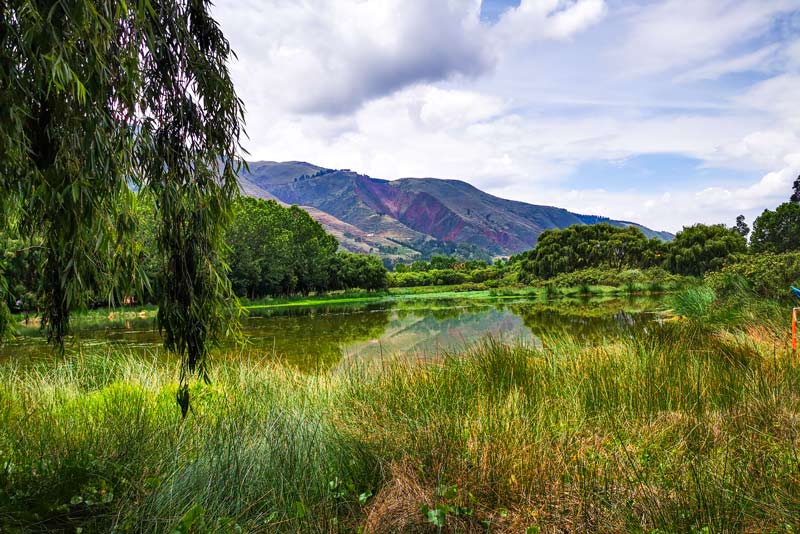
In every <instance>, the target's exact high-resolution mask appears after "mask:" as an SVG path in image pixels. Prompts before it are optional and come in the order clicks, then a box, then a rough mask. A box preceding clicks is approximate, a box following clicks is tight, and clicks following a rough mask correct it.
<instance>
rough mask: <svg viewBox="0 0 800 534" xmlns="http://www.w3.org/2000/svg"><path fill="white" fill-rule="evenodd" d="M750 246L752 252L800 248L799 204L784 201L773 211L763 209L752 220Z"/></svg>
mask: <svg viewBox="0 0 800 534" xmlns="http://www.w3.org/2000/svg"><path fill="white" fill-rule="evenodd" d="M750 247H751V249H752V250H753V252H791V251H795V250H800V204H798V203H795V202H785V203H783V204H781V205H780V206H778V207H777V208H775V211H772V210H764V212H763V213H762V214H761V215H759V216H758V217H757V218H756V220H755V221H753V234H752V235H751V236H750Z"/></svg>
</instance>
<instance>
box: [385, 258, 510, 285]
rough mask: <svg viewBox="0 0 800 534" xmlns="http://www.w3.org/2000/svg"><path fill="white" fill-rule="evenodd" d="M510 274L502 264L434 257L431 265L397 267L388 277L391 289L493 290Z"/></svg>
mask: <svg viewBox="0 0 800 534" xmlns="http://www.w3.org/2000/svg"><path fill="white" fill-rule="evenodd" d="M507 274H508V270H507V269H506V263H505V262H503V261H502V260H496V261H495V262H494V263H493V264H491V265H490V264H489V263H487V262H486V261H483V260H466V261H465V260H463V259H460V258H456V257H447V256H433V257H432V258H431V260H430V261H423V260H418V261H415V262H414V263H412V264H411V265H406V264H403V263H398V264H397V265H395V268H394V273H392V274H391V275H390V276H389V285H390V286H393V287H415V286H445V285H457V284H465V283H476V284H484V285H486V286H488V287H494V286H496V285H498V282H499V280H500V279H501V278H503V277H504V276H506V275H507Z"/></svg>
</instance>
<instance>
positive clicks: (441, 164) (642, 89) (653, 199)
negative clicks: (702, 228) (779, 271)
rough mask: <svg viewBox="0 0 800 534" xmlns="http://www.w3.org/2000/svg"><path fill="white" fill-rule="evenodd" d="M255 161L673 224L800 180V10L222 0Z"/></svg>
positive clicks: (756, 3) (511, 1) (752, 205)
mask: <svg viewBox="0 0 800 534" xmlns="http://www.w3.org/2000/svg"><path fill="white" fill-rule="evenodd" d="M213 12H214V15H215V17H216V18H217V20H218V21H219V22H220V25H221V27H222V29H223V31H224V33H225V34H226V36H227V37H228V38H229V40H230V42H231V46H232V48H233V50H234V51H235V52H236V54H237V59H236V60H234V61H233V62H232V63H231V65H230V68H231V74H232V76H233V79H234V83H235V85H236V88H237V92H238V94H239V97H240V98H241V99H242V100H243V101H244V103H245V106H246V109H247V118H246V121H247V125H246V130H247V133H248V139H247V140H245V141H244V146H245V148H246V149H247V151H248V152H249V154H250V155H249V156H248V159H250V160H273V161H289V160H301V161H308V162H311V163H314V164H316V165H320V166H323V167H329V168H337V169H339V168H348V169H353V170H355V171H358V172H361V173H365V174H369V175H370V176H374V177H377V178H386V179H395V178H402V177H436V178H451V179H460V180H465V181H467V182H469V183H471V184H473V185H475V186H476V187H479V188H481V189H483V190H484V191H487V192H488V193H491V194H494V195H497V196H500V197H503V198H509V199H513V200H520V201H524V202H530V203H533V204H545V205H553V206H558V207H563V208H567V209H569V210H571V211H575V212H578V213H584V214H594V215H604V216H608V217H613V218H617V219H625V220H631V221H635V222H639V223H642V224H645V225H647V226H649V227H651V228H654V229H658V230H669V231H678V230H680V229H681V228H682V227H683V226H688V225H691V224H694V223H696V222H702V223H707V224H715V223H725V224H727V225H732V224H733V223H734V221H735V219H736V216H737V215H739V214H744V215H745V216H746V217H747V220H748V222H751V223H752V220H753V219H754V217H756V216H757V215H758V214H760V213H761V212H762V211H763V210H764V209H767V208H770V209H771V208H774V207H775V206H777V205H778V204H780V203H781V202H784V201H785V200H787V199H788V197H789V195H790V194H791V187H792V182H793V181H794V179H795V178H796V177H797V176H798V174H800V0H483V1H481V0H217V2H216V5H215V7H214V11H213Z"/></svg>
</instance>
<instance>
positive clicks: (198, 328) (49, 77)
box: [0, 0, 244, 413]
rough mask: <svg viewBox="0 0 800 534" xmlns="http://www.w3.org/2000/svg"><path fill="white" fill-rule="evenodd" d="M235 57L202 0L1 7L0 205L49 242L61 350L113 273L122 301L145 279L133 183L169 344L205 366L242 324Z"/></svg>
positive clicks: (20, 2)
mask: <svg viewBox="0 0 800 534" xmlns="http://www.w3.org/2000/svg"><path fill="white" fill-rule="evenodd" d="M230 57H231V49H230V46H229V44H228V41H227V40H226V39H225V37H224V36H223V34H222V32H221V31H220V29H219V27H218V25H217V23H216V21H214V19H212V18H211V16H210V13H209V5H208V2H207V1H204V0H198V1H194V0H164V1H159V2H150V1H142V2H128V3H126V2H117V1H112V0H85V1H82V2H36V1H32V0H11V1H8V2H0V211H2V213H4V214H8V213H16V214H18V215H19V217H18V218H13V219H12V218H8V217H6V218H4V219H3V220H2V221H0V224H2V225H3V226H5V227H6V228H4V229H5V230H8V228H7V227H8V226H9V225H12V226H15V227H16V228H12V230H15V231H18V232H19V233H20V234H21V235H26V236H29V235H33V234H36V235H38V236H40V238H41V246H42V266H43V268H42V269H41V271H40V272H41V280H40V286H41V295H42V298H41V302H42V304H43V323H44V324H45V325H46V327H47V331H48V334H49V338H50V339H51V340H52V341H53V342H55V343H57V344H61V342H62V340H63V338H64V336H65V335H66V333H67V331H68V328H69V316H70V312H71V311H72V310H73V309H74V308H76V307H80V306H82V305H84V304H85V295H87V294H88V293H90V292H92V291H98V290H99V289H100V288H101V286H102V285H103V283H104V281H105V280H106V278H105V274H106V273H107V272H110V273H112V274H113V275H114V276H115V278H116V279H115V281H114V283H112V284H110V285H109V287H110V288H111V289H113V290H114V292H116V293H118V294H122V293H124V292H126V290H128V289H130V287H131V286H132V285H133V284H134V283H135V284H141V283H142V282H143V281H142V280H141V278H140V277H138V276H136V275H135V273H136V266H135V263H134V262H133V259H134V257H135V256H134V255H132V254H130V250H129V247H128V245H129V243H130V236H131V235H132V233H133V230H134V225H133V218H132V204H133V194H132V192H131V191H130V189H129V184H130V183H131V182H132V183H134V184H136V186H137V187H138V188H139V189H141V190H146V191H149V192H150V193H151V194H152V195H153V196H154V198H155V201H156V207H157V209H156V212H157V218H156V219H157V221H158V224H157V227H156V232H155V239H154V245H155V248H156V250H157V251H158V254H159V255H160V256H162V258H163V262H162V264H161V265H163V267H164V270H163V272H162V273H161V276H162V279H163V284H162V285H161V289H162V291H161V292H160V294H159V295H158V297H159V298H158V300H159V312H158V322H159V326H160V328H161V329H162V331H163V333H164V341H165V345H166V348H167V349H168V350H170V351H171V352H173V353H175V354H177V355H179V356H180V357H181V358H182V361H183V370H184V371H185V372H193V371H200V372H203V369H204V362H205V359H206V356H207V354H208V350H209V348H210V345H211V343H212V342H213V341H214V340H215V339H217V338H218V337H220V336H221V335H223V334H224V333H226V332H228V331H229V330H230V329H231V327H232V326H233V325H235V321H232V319H233V315H232V314H233V313H234V312H235V311H236V309H237V307H236V305H235V299H234V298H233V295H232V293H231V291H230V284H229V282H228V279H227V276H226V274H227V273H226V269H225V265H224V262H223V261H222V252H223V248H224V243H223V228H224V225H225V223H226V222H227V220H228V218H229V216H230V205H231V201H232V199H233V198H234V197H236V196H237V195H238V182H237V172H238V169H239V164H240V159H239V157H238V153H239V143H238V140H239V136H240V133H241V127H242V122H243V113H244V112H243V106H242V103H241V101H240V100H239V99H238V98H237V96H236V93H235V91H234V88H233V82H232V81H231V79H230V76H229V73H228V68H227V64H228V60H229V58H230ZM9 223H10V224H9ZM108 266H110V267H111V269H107V267H108ZM3 307H5V303H4V304H3ZM179 399H180V400H179V402H180V404H181V406H182V408H183V410H184V413H185V410H186V409H187V406H188V390H186V389H185V388H183V389H182V391H181V394H180V395H179Z"/></svg>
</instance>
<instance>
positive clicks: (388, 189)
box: [240, 161, 673, 260]
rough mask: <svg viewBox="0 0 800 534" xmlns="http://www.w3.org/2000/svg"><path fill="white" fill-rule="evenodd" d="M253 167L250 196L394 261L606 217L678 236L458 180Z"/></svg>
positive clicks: (507, 242) (510, 247)
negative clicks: (292, 209)
mask: <svg viewBox="0 0 800 534" xmlns="http://www.w3.org/2000/svg"><path fill="white" fill-rule="evenodd" d="M249 166H250V172H249V173H247V174H245V175H243V176H241V177H240V181H241V187H242V191H243V192H244V193H245V194H247V195H250V196H254V197H259V198H273V199H277V200H278V201H280V202H282V203H285V204H297V205H298V206H301V207H303V208H304V209H306V210H307V211H308V212H309V213H310V214H311V216H312V217H314V218H315V219H317V220H318V221H320V223H321V224H322V225H323V226H325V227H326V229H327V230H328V231H329V232H331V233H332V234H333V235H335V236H336V237H337V239H339V242H340V243H341V245H342V247H344V248H345V249H348V250H351V251H354V252H374V253H378V254H380V255H382V256H384V257H386V258H389V259H393V260H399V259H402V260H410V259H414V258H415V257H420V256H428V255H430V254H431V253H447V252H456V253H460V255H463V256H473V257H480V256H486V257H488V256H506V255H510V254H515V253H517V252H522V251H524V250H528V249H530V248H532V247H533V246H534V245H535V244H536V240H537V238H538V237H539V234H540V233H542V231H544V230H547V229H550V228H566V227H567V226H571V225H573V224H597V223H599V222H607V223H610V224H612V225H614V226H620V227H625V226H635V227H637V228H639V229H640V230H642V232H644V233H645V235H647V236H648V237H658V238H660V239H663V240H671V239H672V237H673V236H672V234H669V233H667V232H657V231H654V230H651V229H649V228H646V227H644V226H641V225H639V224H636V223H632V222H628V221H615V220H611V219H608V218H605V217H599V216H595V215H580V214H577V213H572V212H570V211H567V210H565V209H562V208H555V207H552V206H539V205H533V204H526V203H525V202H517V201H513V200H506V199H502V198H498V197H496V196H493V195H490V194H488V193H485V192H483V191H481V190H480V189H477V188H476V187H474V186H472V185H470V184H468V183H466V182H462V181H460V180H442V179H437V178H402V179H399V180H391V181H389V180H380V179H377V178H371V177H369V176H366V175H364V174H358V173H356V172H353V171H351V170H349V169H342V170H334V169H326V168H323V167H318V166H316V165H312V164H310V163H304V162H300V161H289V162H284V163H277V162H271V161H257V162H252V163H250V164H249Z"/></svg>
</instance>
